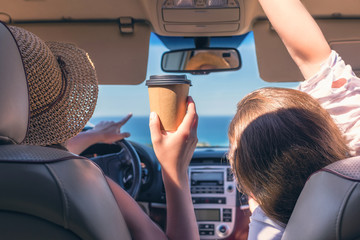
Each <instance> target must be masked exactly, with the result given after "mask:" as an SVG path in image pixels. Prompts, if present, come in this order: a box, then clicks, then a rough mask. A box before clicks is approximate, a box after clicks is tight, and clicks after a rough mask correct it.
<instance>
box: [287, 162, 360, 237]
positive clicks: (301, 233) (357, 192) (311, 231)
mask: <svg viewBox="0 0 360 240" xmlns="http://www.w3.org/2000/svg"><path fill="white" fill-rule="evenodd" d="M282 239H289V240H290V239H291V240H296V239H308V240H311V239H316V240H325V239H326V240H331V239H360V157H353V158H349V159H345V160H342V161H339V162H335V163H333V164H331V165H329V166H327V167H325V168H323V169H322V170H320V171H318V172H316V173H315V174H313V175H312V176H311V177H310V178H309V180H308V181H307V183H306V184H305V187H304V189H303V190H302V192H301V194H300V197H299V199H298V201H297V203H296V206H295V209H294V212H293V214H292V215H291V218H290V220H289V223H288V225H287V226H286V229H285V232H284V235H283V238H282Z"/></svg>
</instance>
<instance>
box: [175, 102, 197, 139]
mask: <svg viewBox="0 0 360 240" xmlns="http://www.w3.org/2000/svg"><path fill="white" fill-rule="evenodd" d="M196 127H197V113H196V107H195V103H194V100H193V99H192V97H190V96H189V97H188V107H187V112H186V115H185V117H184V120H183V121H182V123H181V124H180V126H179V128H178V131H180V132H188V133H189V134H190V132H189V131H191V130H193V129H195V130H196Z"/></svg>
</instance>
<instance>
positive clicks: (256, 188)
mask: <svg viewBox="0 0 360 240" xmlns="http://www.w3.org/2000/svg"><path fill="white" fill-rule="evenodd" d="M228 134H229V140H230V151H229V159H230V163H231V166H232V168H233V171H234V174H235V176H236V178H237V181H238V184H239V187H240V188H241V189H242V191H244V192H245V193H247V194H249V195H252V196H253V197H254V198H255V199H256V200H257V201H258V203H259V204H260V206H261V208H262V209H263V211H264V212H265V213H266V214H267V215H268V216H269V217H270V218H272V219H274V220H277V221H280V222H282V223H287V222H288V220H289V218H290V215H291V213H292V211H293V208H294V206H295V203H296V200H297V198H298V196H299V194H300V192H301V190H302V188H303V186H304V184H305V182H306V180H307V179H308V177H309V176H310V175H311V174H312V173H313V172H315V171H317V170H319V169H321V168H322V167H324V166H326V165H328V164H330V163H332V162H335V161H338V160H341V159H343V158H345V157H346V156H347V154H348V148H347V146H346V142H345V139H344V138H343V136H342V134H341V132H340V130H339V128H338V127H337V126H336V124H335V123H334V121H333V120H332V118H331V116H330V115H329V114H328V112H327V111H326V110H325V109H323V108H322V107H321V106H320V104H319V103H318V102H317V101H316V100H315V99H313V98H312V97H311V96H309V95H308V94H306V93H303V92H300V91H297V90H293V89H284V88H263V89H259V90H257V91H255V92H252V93H250V94H249V95H247V96H246V97H245V98H244V99H243V100H241V101H240V102H239V103H238V106H237V113H236V115H235V116H234V118H233V120H232V122H231V124H230V127H229V133H228Z"/></svg>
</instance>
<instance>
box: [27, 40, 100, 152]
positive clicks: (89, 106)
mask: <svg viewBox="0 0 360 240" xmlns="http://www.w3.org/2000/svg"><path fill="white" fill-rule="evenodd" d="M46 45H47V46H48V47H49V49H50V50H51V52H52V53H53V55H54V56H55V58H59V57H60V58H61V60H62V61H63V62H64V66H62V74H64V75H65V76H63V77H65V81H66V84H65V88H64V91H63V93H62V96H61V97H60V98H59V99H57V100H56V102H54V103H53V104H52V105H51V107H49V108H48V109H47V110H46V111H43V112H41V114H36V115H35V116H31V117H30V121H29V129H28V134H27V137H26V139H25V143H27V144H36V145H51V144H57V143H64V142H65V141H66V140H68V139H69V138H71V137H73V136H75V135H76V134H78V133H79V132H80V131H81V130H82V129H83V127H84V126H85V125H86V123H87V122H88V121H89V119H90V118H91V116H92V114H93V112H94V109H95V106H96V101H97V95H98V81H97V76H96V72H95V68H94V65H93V63H92V62H91V60H90V58H89V56H88V54H87V53H86V52H85V51H84V50H82V49H80V48H78V47H76V46H75V45H73V44H69V43H59V42H46ZM43 94H47V93H43ZM36 136H38V137H36Z"/></svg>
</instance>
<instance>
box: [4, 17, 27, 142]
mask: <svg viewBox="0 0 360 240" xmlns="http://www.w3.org/2000/svg"><path fill="white" fill-rule="evenodd" d="M0 53H1V54H0V138H2V139H11V140H13V141H15V142H17V143H20V142H22V141H23V140H24V138H25V136H26V132H27V128H28V121H29V119H28V118H29V97H28V87H27V83H26V76H25V70H24V65H23V62H22V59H21V55H20V52H19V49H18V46H17V44H16V42H15V39H14V38H13V36H12V34H11V32H10V30H9V29H8V28H7V27H6V26H5V25H4V24H3V23H1V22H0Z"/></svg>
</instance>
